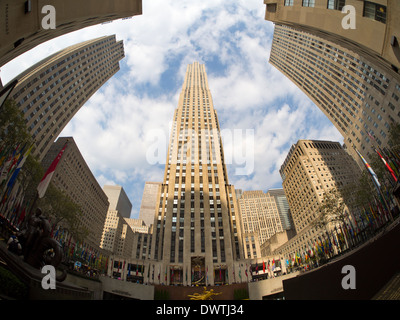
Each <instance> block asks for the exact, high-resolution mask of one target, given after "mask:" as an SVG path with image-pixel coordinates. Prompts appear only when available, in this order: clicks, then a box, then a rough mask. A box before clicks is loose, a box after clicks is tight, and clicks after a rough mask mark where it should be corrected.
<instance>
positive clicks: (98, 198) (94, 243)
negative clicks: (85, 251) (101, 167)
mask: <svg viewBox="0 0 400 320" xmlns="http://www.w3.org/2000/svg"><path fill="white" fill-rule="evenodd" d="M66 143H67V147H66V149H65V151H64V154H63V156H62V157H61V160H60V162H59V163H58V165H57V167H56V170H55V172H54V175H53V177H52V180H51V182H52V183H53V185H54V186H55V187H56V188H57V189H59V190H61V191H63V192H65V193H66V194H67V195H68V197H69V198H70V199H71V200H72V201H73V202H74V203H76V204H78V205H79V206H80V207H81V210H82V215H81V216H80V217H79V222H80V224H81V225H82V226H83V227H84V228H85V229H87V230H88V231H89V234H88V236H87V238H86V239H85V240H84V241H85V243H86V245H87V246H88V247H87V248H89V249H90V250H98V248H99V247H100V241H101V236H102V233H103V227H104V223H105V221H106V216H107V210H108V205H109V202H108V199H107V196H106V194H105V193H104V192H103V190H102V189H101V187H100V185H99V184H98V182H97V180H96V178H95V177H94V176H93V174H92V172H91V171H90V169H89V167H88V165H87V164H86V161H85V159H84V158H83V156H82V154H81V153H80V151H79V149H78V146H77V145H76V143H75V141H74V139H73V138H72V137H60V138H58V139H57V141H56V142H54V143H53V144H52V146H51V147H50V149H49V151H48V152H47V154H46V156H45V157H44V159H43V161H42V166H43V168H44V169H45V170H47V168H48V167H49V166H50V165H51V163H52V162H53V160H54V159H55V158H56V156H57V155H58V153H59V152H60V151H61V149H62V148H63V147H64V145H65V144H66Z"/></svg>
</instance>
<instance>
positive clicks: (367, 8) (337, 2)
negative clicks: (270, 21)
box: [284, 0, 386, 23]
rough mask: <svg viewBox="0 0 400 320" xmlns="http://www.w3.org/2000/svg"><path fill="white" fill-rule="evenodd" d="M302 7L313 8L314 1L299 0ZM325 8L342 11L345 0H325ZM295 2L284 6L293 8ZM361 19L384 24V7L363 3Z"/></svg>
mask: <svg viewBox="0 0 400 320" xmlns="http://www.w3.org/2000/svg"><path fill="white" fill-rule="evenodd" d="M299 1H301V5H302V6H303V7H315V0H299ZM325 1H326V8H327V9H330V10H340V11H341V10H342V9H343V7H344V6H345V5H346V0H325ZM294 2H295V0H285V2H284V5H285V6H293V4H294ZM363 17H367V18H370V19H374V20H376V21H380V22H383V23H386V6H384V5H381V4H378V3H375V2H372V1H364V9H363Z"/></svg>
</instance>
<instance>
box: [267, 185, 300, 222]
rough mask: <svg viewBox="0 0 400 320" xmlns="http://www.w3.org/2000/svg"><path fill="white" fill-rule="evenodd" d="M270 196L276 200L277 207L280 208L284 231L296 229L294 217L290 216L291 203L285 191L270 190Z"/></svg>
mask: <svg viewBox="0 0 400 320" xmlns="http://www.w3.org/2000/svg"><path fill="white" fill-rule="evenodd" d="M268 194H269V195H270V196H272V197H274V198H275V203H276V207H277V208H278V212H279V217H280V218H281V223H282V229H283V230H292V229H294V225H293V220H292V216H291V214H290V208H289V203H288V201H287V198H286V195H285V191H284V190H283V189H269V190H268Z"/></svg>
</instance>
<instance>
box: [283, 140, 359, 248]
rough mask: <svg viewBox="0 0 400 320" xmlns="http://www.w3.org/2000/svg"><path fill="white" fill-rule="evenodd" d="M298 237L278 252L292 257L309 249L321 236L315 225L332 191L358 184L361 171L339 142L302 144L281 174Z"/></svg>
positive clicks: (288, 156)
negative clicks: (326, 195) (325, 199)
mask: <svg viewBox="0 0 400 320" xmlns="http://www.w3.org/2000/svg"><path fill="white" fill-rule="evenodd" d="M279 172H280V174H281V177H282V181H283V182H282V186H283V189H284V191H285V194H286V197H287V201H288V203H289V206H290V210H291V215H292V217H293V222H294V226H295V229H296V232H297V235H296V236H295V237H294V238H292V239H291V240H290V241H289V242H288V243H287V244H285V245H283V246H282V247H280V248H279V250H280V251H279V252H280V253H284V254H288V255H289V254H290V253H294V252H297V250H299V249H305V250H307V249H309V248H308V246H309V245H310V244H313V243H315V241H316V239H317V238H318V236H320V234H321V232H325V230H316V228H315V227H313V226H312V222H313V221H314V220H315V219H316V218H317V216H318V207H319V205H320V204H321V203H322V200H323V197H324V194H325V193H326V192H328V191H329V190H331V189H333V188H336V189H339V190H340V189H341V188H343V187H345V186H347V185H349V184H351V183H353V182H354V181H358V180H359V178H360V175H361V170H360V169H359V168H358V166H357V164H356V162H355V161H354V160H353V159H352V157H351V156H350V155H349V154H348V153H347V152H346V151H345V150H344V149H343V148H342V147H341V145H340V143H339V142H331V141H318V140H299V141H298V142H297V143H296V144H295V145H293V146H292V147H291V149H290V151H289V153H288V155H287V157H286V159H285V161H284V163H283V164H282V166H281V168H280V170H279Z"/></svg>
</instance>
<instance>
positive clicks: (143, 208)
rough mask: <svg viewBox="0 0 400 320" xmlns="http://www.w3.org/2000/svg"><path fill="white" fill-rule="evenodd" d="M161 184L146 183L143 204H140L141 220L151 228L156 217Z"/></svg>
mask: <svg viewBox="0 0 400 320" xmlns="http://www.w3.org/2000/svg"><path fill="white" fill-rule="evenodd" d="M160 187H161V182H146V183H145V184H144V189H143V196H142V202H141V204H140V212H139V219H141V220H142V221H144V223H145V224H146V226H148V227H150V225H152V224H153V223H154V218H155V216H156V206H157V200H158V199H159V198H158V195H159V191H160Z"/></svg>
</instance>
